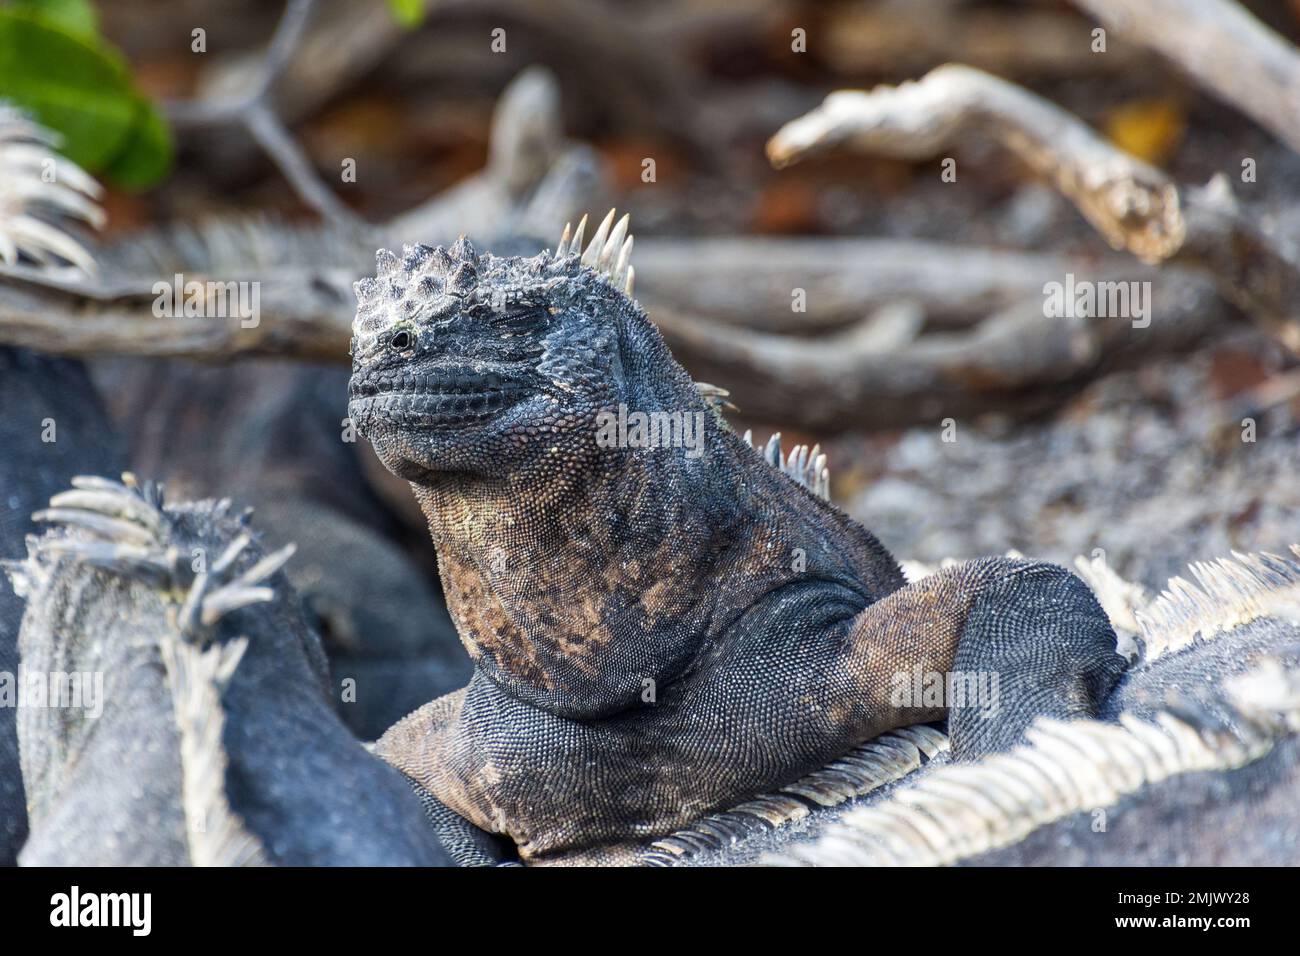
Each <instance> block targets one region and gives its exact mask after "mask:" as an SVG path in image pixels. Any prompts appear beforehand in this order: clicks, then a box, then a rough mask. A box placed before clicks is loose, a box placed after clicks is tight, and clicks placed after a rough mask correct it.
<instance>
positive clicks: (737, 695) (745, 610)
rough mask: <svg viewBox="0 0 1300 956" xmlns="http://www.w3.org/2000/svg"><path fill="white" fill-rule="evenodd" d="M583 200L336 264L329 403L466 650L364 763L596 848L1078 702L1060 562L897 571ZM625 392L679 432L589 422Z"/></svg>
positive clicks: (545, 841)
mask: <svg viewBox="0 0 1300 956" xmlns="http://www.w3.org/2000/svg"><path fill="white" fill-rule="evenodd" d="M585 222H586V220H585V219H584V220H583V222H582V223H580V224H579V226H578V229H577V231H576V233H574V234H572V235H570V230H569V228H568V227H566V229H565V232H564V235H563V237H562V238H561V240H560V244H559V246H558V247H557V249H556V250H555V251H554V252H550V251H547V252H543V253H541V254H540V255H537V256H535V257H532V258H523V257H518V256H516V257H505V258H501V257H497V256H494V255H490V254H482V255H480V254H479V253H478V252H477V251H476V250H475V249H474V248H473V246H472V245H471V243H469V242H468V241H467V240H465V239H464V238H463V237H462V239H461V240H459V241H458V242H457V243H456V244H455V245H453V246H452V247H451V248H450V249H446V248H442V247H438V248H429V247H427V246H423V245H416V246H409V247H406V248H405V249H404V251H403V255H402V256H401V257H398V256H396V255H394V254H393V253H391V252H388V251H387V250H380V252H379V253H378V254H377V276H375V277H373V278H367V279H363V280H361V281H360V282H358V283H357V284H356V287H355V290H356V293H357V299H358V309H357V315H356V320H355V323H354V327H353V332H354V335H353V341H352V354H353V374H352V379H351V383H350V387H349V395H350V403H349V414H350V416H351V417H352V419H353V421H354V422H355V423H356V425H357V427H358V429H359V430H360V431H361V433H362V434H364V435H365V436H366V437H368V438H369V439H370V441H371V442H372V444H373V445H374V447H375V450H376V452H377V453H378V455H379V457H380V459H381V460H382V461H383V462H384V464H385V465H386V466H387V467H388V468H389V469H390V470H391V471H393V473H394V474H396V475H398V476H399V477H402V478H404V479H406V480H408V481H409V482H410V484H411V487H412V489H413V490H414V492H415V495H416V497H417V499H418V500H419V501H420V504H421V507H422V509H423V511H424V513H425V516H426V518H427V520H428V524H429V529H430V532H431V535H432V538H433V542H434V545H435V548H436V550H437V553H438V561H439V568H440V574H441V577H442V581H443V588H444V591H445V593H446V596H447V601H448V606H449V608H450V610H451V612H452V617H453V620H454V621H455V623H456V625H457V628H458V631H459V633H460V637H461V640H462V642H463V643H464V644H465V646H466V649H467V650H468V651H469V653H470V656H471V657H472V658H473V659H474V661H475V672H474V676H473V677H472V679H471V680H470V682H469V685H468V686H467V687H466V688H465V689H464V690H463V691H460V692H457V693H455V694H452V695H448V696H446V697H443V698H440V699H438V700H435V701H433V702H431V703H429V704H427V705H426V706H424V707H423V708H421V709H419V710H417V711H416V712H415V713H413V714H411V715H410V716H409V717H407V718H406V719H404V720H403V721H401V722H399V723H398V724H396V725H395V726H394V727H393V728H391V729H390V730H389V731H388V732H387V733H386V734H385V735H384V737H383V738H381V740H380V741H379V744H378V746H377V752H378V753H379V754H380V755H381V756H382V757H384V759H386V760H388V761H389V762H390V763H392V764H393V765H394V766H396V767H397V768H398V769H400V770H402V771H403V772H404V773H406V774H407V775H408V776H409V777H411V778H412V779H413V780H414V781H416V782H417V783H418V784H419V785H421V786H422V787H424V788H425V789H426V790H427V791H428V792H429V794H431V795H432V797H433V798H436V800H437V801H439V802H440V803H441V804H444V805H445V806H447V807H449V808H450V809H452V810H454V811H455V812H457V813H459V814H460V815H462V816H463V817H465V818H466V819H468V820H469V821H471V822H472V823H474V824H475V825H477V826H478V827H481V828H483V829H484V830H487V831H490V832H493V833H499V834H505V835H507V836H509V837H510V839H511V840H513V841H514V843H515V844H516V845H517V846H518V849H519V853H520V855H521V857H522V858H523V859H525V860H526V861H529V862H578V861H587V862H592V861H595V862H615V861H627V860H629V859H632V858H634V857H635V855H636V852H637V850H636V848H637V847H638V845H640V844H643V843H644V842H646V841H648V840H652V839H653V838H655V837H658V836H662V835H665V834H668V833H669V832H671V831H673V830H675V829H677V828H679V827H681V826H682V825H683V824H685V823H687V822H688V821H691V820H693V819H696V818H699V817H701V816H703V815H705V814H707V813H709V812H711V811H715V810H718V809H719V808H725V807H727V806H729V805H731V804H734V803H738V802H741V801H743V800H745V799H746V798H749V797H751V796H753V795H755V794H759V793H761V792H763V791H766V790H771V789H775V788H776V787H778V786H780V785H782V784H785V783H788V782H791V781H794V780H796V779H797V778H799V777H801V776H802V775H804V774H806V773H808V772H809V771H811V770H814V769H815V768H818V767H821V766H823V765H825V764H827V763H829V762H830V761H832V760H834V759H836V758H838V757H841V756H842V755H844V754H845V753H846V752H847V751H849V750H850V749H851V748H853V747H855V746H856V745H858V744H861V743H862V742H863V741H864V740H868V739H870V738H872V737H876V736H878V735H880V734H882V733H884V732H886V731H889V730H891V729H893V728H897V727H902V726H905V725H911V724H918V723H923V722H926V721H930V720H935V719H938V718H941V717H943V716H944V715H945V714H946V715H947V716H948V720H949V728H950V733H951V738H952V745H953V750H954V752H955V753H956V754H957V755H958V756H960V757H962V758H975V757H979V756H981V755H984V754H987V753H991V752H994V751H996V750H999V749H1003V748H1006V747H1008V746H1010V745H1012V744H1014V743H1016V742H1017V741H1018V740H1019V739H1020V736H1021V734H1022V732H1023V731H1024V729H1025V728H1026V727H1027V726H1028V725H1029V723H1030V722H1031V721H1032V720H1033V719H1034V718H1036V717H1039V716H1043V715H1047V716H1054V717H1058V718H1063V719H1069V718H1078V717H1091V716H1094V715H1095V714H1096V713H1097V710H1098V707H1099V705H1100V702H1101V701H1102V700H1103V699H1104V698H1105V697H1106V696H1107V694H1108V693H1109V692H1110V690H1111V688H1112V687H1113V686H1114V684H1115V683H1116V681H1117V680H1118V679H1119V677H1120V676H1121V674H1122V672H1123V669H1124V661H1123V660H1122V659H1121V658H1120V657H1119V656H1118V655H1117V654H1116V653H1115V651H1114V647H1115V636H1114V633H1113V632H1112V630H1111V627H1110V624H1109V622H1108V620H1107V618H1106V615H1105V614H1104V613H1103V611H1102V610H1101V608H1100V606H1099V605H1098V603H1097V601H1096V599H1095V598H1094V596H1093V594H1092V593H1091V591H1089V589H1088V588H1087V587H1086V586H1085V585H1084V583H1083V582H1082V581H1081V580H1079V579H1078V578H1077V577H1075V576H1074V575H1072V574H1071V573H1069V572H1068V571H1066V570H1065V569H1063V568H1059V567H1053V566H1050V565H1045V564H1039V563H1034V562H1029V561H1023V560H1010V559H1002V558H990V559H981V560H978V561H973V562H970V563H968V564H965V565H961V566H959V567H956V568H951V569H946V570H944V571H942V572H939V573H937V574H935V575H932V576H930V577H928V578H926V579H924V580H922V581H920V582H917V583H916V584H911V585H908V584H905V582H904V579H903V575H902V573H901V571H900V569H899V565H898V563H897V562H896V561H895V560H894V558H893V557H892V556H890V554H889V553H888V551H886V550H885V548H884V547H883V546H882V545H881V544H880V542H878V541H877V540H876V539H875V537H874V536H872V535H871V533H870V532H868V531H867V530H866V529H864V528H862V527H861V526H859V525H858V524H857V523H855V522H854V521H852V520H851V519H849V518H848V517H847V516H846V515H844V514H842V513H841V512H840V511H838V510H837V509H836V508H834V507H833V506H831V505H830V504H829V503H827V502H825V501H823V500H822V499H820V498H819V497H818V496H817V495H815V494H813V493H812V492H810V491H809V490H808V489H807V488H805V487H803V486H802V485H801V484H799V483H798V482H796V481H793V480H791V478H790V477H789V476H788V475H786V474H785V473H783V472H782V471H780V470H778V469H775V468H773V467H771V466H770V465H769V464H768V463H767V462H766V461H764V460H763V458H762V456H760V454H759V453H758V452H757V451H756V450H755V449H753V448H752V447H751V446H750V445H749V443H748V442H746V441H744V440H743V439H742V438H741V437H740V436H739V435H737V434H735V433H734V432H733V431H731V429H730V428H729V427H728V426H727V425H726V423H725V422H724V421H723V419H722V418H721V416H720V414H718V413H717V412H716V410H715V408H714V407H713V402H712V401H711V399H710V397H709V396H707V395H705V394H702V393H701V391H700V389H699V388H698V387H697V385H696V383H695V382H693V381H692V380H691V379H690V377H689V376H688V375H687V374H686V372H685V371H684V370H683V369H682V368H681V366H679V365H678V364H677V363H676V362H675V361H674V360H673V358H672V356H671V354H670V353H669V351H668V349H667V347H666V346H665V344H664V342H663V339H662V338H661V336H660V335H659V333H658V331H657V330H656V328H655V327H654V325H653V324H652V323H651V322H650V321H649V319H648V318H647V316H646V315H645V313H644V312H643V311H642V310H641V309H640V308H639V306H638V305H637V304H636V302H635V301H634V300H633V299H632V297H631V289H632V281H633V270H632V266H631V265H630V261H629V258H630V252H631V248H632V239H631V237H630V236H629V235H628V232H627V217H624V218H623V219H622V220H620V221H619V222H618V223H617V224H614V214H613V212H612V211H611V213H610V215H609V216H607V217H606V218H605V220H604V221H603V222H602V223H601V225H600V226H599V227H598V228H597V230H596V232H595V235H594V236H593V237H592V239H591V241H590V243H589V244H587V245H586V246H585V247H584V243H583V238H584V232H585ZM634 414H642V415H645V416H646V418H647V419H648V420H649V421H651V422H655V423H659V424H661V425H662V424H665V423H673V422H676V423H678V426H679V427H678V430H677V432H676V433H675V434H676V435H677V437H678V439H679V440H678V441H676V442H673V441H669V442H666V443H664V442H660V441H657V440H653V439H654V434H655V433H654V432H649V433H647V430H646V429H642V430H641V431H639V432H636V433H635V434H634V433H633V432H632V431H629V432H628V433H627V434H626V435H621V434H620V435H618V436H616V437H615V439H614V440H606V439H610V438H611V435H610V433H609V428H608V426H609V425H610V423H611V422H613V421H614V420H616V419H617V420H618V421H623V420H625V419H626V420H627V421H631V420H632V419H631V416H632V415H634ZM620 416H621V417H620ZM691 428H694V431H688V429H691ZM659 437H660V438H662V437H663V434H662V432H659ZM620 438H625V439H626V440H618V439H620ZM914 669H919V670H920V671H921V672H924V673H926V674H947V673H949V672H953V671H963V672H975V673H995V674H997V675H999V678H1000V688H999V694H998V700H997V702H996V704H997V708H998V713H997V716H996V719H987V720H986V719H983V716H982V715H981V712H980V709H979V708H977V707H952V708H948V707H945V706H943V704H939V705H935V704H934V703H933V702H920V701H917V702H916V703H915V704H911V703H904V702H901V701H900V700H899V699H897V698H896V697H895V695H894V691H895V689H896V685H897V682H896V677H897V675H899V674H909V673H911V672H913V670H914ZM944 703H947V702H946V701H945V702H944ZM985 703H987V702H985Z"/></svg>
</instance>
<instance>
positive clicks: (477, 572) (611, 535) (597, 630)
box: [411, 389, 752, 717]
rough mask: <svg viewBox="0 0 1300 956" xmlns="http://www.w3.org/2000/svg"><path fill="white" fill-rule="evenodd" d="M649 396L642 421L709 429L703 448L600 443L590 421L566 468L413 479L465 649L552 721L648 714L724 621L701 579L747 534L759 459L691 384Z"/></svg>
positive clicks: (569, 449) (542, 465)
mask: <svg viewBox="0 0 1300 956" xmlns="http://www.w3.org/2000/svg"><path fill="white" fill-rule="evenodd" d="M642 397H643V398H644V403H643V404H640V406H639V407H637V406H636V405H633V406H632V408H633V411H634V412H635V411H643V412H646V413H649V412H652V411H653V412H664V413H668V414H670V415H676V416H678V418H677V419H676V420H678V421H680V420H682V419H686V420H689V421H690V422H691V425H690V427H691V428H692V429H699V430H700V434H697V435H693V436H692V441H693V443H695V448H694V449H691V448H684V447H674V446H672V445H671V444H670V445H669V446H668V447H600V446H598V444H597V436H596V433H595V428H594V427H592V426H590V425H589V426H588V428H587V429H586V434H584V435H576V434H570V435H568V436H565V438H564V441H563V443H562V445H560V446H557V454H556V456H555V457H556V463H555V465H554V467H550V468H548V467H546V465H547V458H546V456H545V455H542V456H540V457H538V458H536V459H535V465H534V466H533V467H529V468H526V469H522V470H520V471H518V472H513V471H512V472H509V473H507V474H505V475H502V476H491V477H485V476H466V475H463V474H453V473H447V474H437V473H435V474H431V475H429V476H427V477H426V478H425V479H423V480H422V481H419V482H412V483H411V486H412V489H413V490H414V492H415V495H416V498H417V500H418V501H419V502H420V506H421V508H422V509H423V511H424V514H425V517H426V519H427V520H428V523H429V530H430V533H431V536H432V538H433V541H434V543H435V546H436V548H437V551H438V557H439V567H440V572H441V576H442V581H443V587H444V590H445V592H446V594H447V599H448V605H449V608H450V610H451V613H452V616H453V618H454V619H455V621H456V623H457V629H458V631H459V632H460V634H461V635H462V640H463V641H464V642H465V644H466V649H467V650H468V651H469V653H470V654H471V656H473V657H474V658H475V659H476V660H477V661H478V662H479V664H480V665H481V666H482V667H483V668H484V670H485V671H486V672H487V674H488V675H489V676H490V677H492V678H493V679H494V680H497V681H498V682H500V683H503V684H504V685H505V686H507V687H508V688H509V689H510V690H511V692H512V693H514V694H515V695H516V696H518V697H520V698H521V699H524V700H528V701H530V702H532V703H534V704H535V705H537V706H540V707H543V708H545V709H547V710H550V711H552V712H555V713H559V714H563V715H567V716H575V717H593V716H600V715H606V714H609V713H613V712H617V711H621V710H625V709H627V708H628V707H632V706H638V705H640V704H641V703H642V702H643V701H645V700H648V699H652V698H653V696H654V692H655V689H656V688H658V687H661V686H662V685H664V684H665V683H666V682H669V681H671V680H672V679H674V678H675V677H677V676H679V675H680V674H682V673H683V672H685V671H686V670H688V669H689V667H690V665H691V663H692V662H693V661H694V660H695V659H696V657H697V656H698V654H699V653H700V652H701V651H702V650H703V645H704V642H703V640H702V639H701V635H702V634H704V633H707V632H709V631H710V630H711V629H710V628H709V627H708V624H709V622H710V621H711V619H712V617H713V615H714V613H715V604H716V602H715V600H714V597H715V595H714V593H713V592H710V591H709V590H708V589H701V588H700V587H699V582H701V581H709V580H716V579H717V578H718V575H719V568H720V567H721V566H722V565H724V564H725V563H726V561H727V560H728V552H729V551H730V550H731V549H732V548H734V547H735V544H736V542H738V541H740V540H741V538H742V537H743V536H742V535H741V534H740V533H739V532H738V526H739V524H740V523H741V522H742V515H743V514H744V513H745V507H744V502H743V498H744V495H745V493H746V489H744V488H742V487H738V486H737V485H736V483H735V482H734V481H733V480H729V479H728V477H727V476H729V475H735V474H738V473H740V472H739V469H738V468H736V467H731V465H732V464H733V462H732V459H733V458H734V457H735V456H737V455H741V454H749V455H752V452H750V450H749V449H747V448H744V447H743V445H742V444H741V443H740V442H739V440H738V439H737V438H736V437H735V436H734V435H733V434H731V433H730V432H729V431H726V430H725V428H724V426H722V425H721V423H720V422H719V421H718V420H717V418H716V416H715V415H714V414H713V413H712V412H711V411H710V410H709V409H708V407H707V406H706V405H705V404H704V402H703V401H702V400H701V399H700V398H699V396H698V395H697V394H694V393H693V389H692V392H691V393H689V394H687V393H684V390H682V389H673V390H672V391H671V392H670V393H669V394H668V395H662V396H654V397H652V396H648V395H645V396H642ZM632 401H633V402H637V399H636V398H633V400H632ZM673 406H675V407H673ZM626 407H627V403H625V412H624V414H625V416H626V414H628V413H627V411H626ZM608 411H609V414H610V416H611V418H610V419H609V420H608V421H612V422H614V423H615V425H614V429H615V431H616V430H617V425H616V423H617V420H618V418H617V416H618V414H619V412H618V410H617V408H611V409H609V410H608ZM661 420H662V419H661ZM541 438H542V439H543V440H544V439H545V436H541ZM575 445H576V446H577V448H576V449H575ZM561 448H562V452H561Z"/></svg>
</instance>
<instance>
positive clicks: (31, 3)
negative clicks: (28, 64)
mask: <svg viewBox="0 0 1300 956" xmlns="http://www.w3.org/2000/svg"><path fill="white" fill-rule="evenodd" d="M8 6H9V7H10V9H13V10H19V11H21V12H23V13H29V14H32V15H33V16H34V17H36V18H37V19H40V20H43V21H45V22H46V23H51V24H54V25H55V26H59V27H62V28H63V29H64V30H67V31H68V32H69V33H71V34H72V35H73V36H79V37H82V38H83V39H86V40H95V39H97V38H98V37H99V14H98V12H96V10H95V7H94V5H93V4H91V2H90V0H12V2H11V3H9V4H8Z"/></svg>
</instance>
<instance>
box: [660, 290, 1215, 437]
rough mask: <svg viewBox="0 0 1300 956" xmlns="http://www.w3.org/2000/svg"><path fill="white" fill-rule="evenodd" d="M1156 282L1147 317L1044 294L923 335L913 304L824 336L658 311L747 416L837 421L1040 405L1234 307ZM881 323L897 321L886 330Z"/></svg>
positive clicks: (678, 350)
mask: <svg viewBox="0 0 1300 956" xmlns="http://www.w3.org/2000/svg"><path fill="white" fill-rule="evenodd" d="M1151 292H1152V302H1151V314H1152V315H1153V316H1154V317H1155V318H1154V320H1153V321H1152V322H1151V324H1150V326H1149V327H1147V328H1135V327H1134V326H1133V322H1132V320H1131V319H1128V318H1124V317H1121V316H1105V317H1101V316H1093V317H1082V316H1081V317H1078V318H1065V317H1059V318H1058V317H1048V316H1047V315H1046V314H1045V309H1044V297H1043V296H1042V295H1041V294H1040V295H1038V296H1035V297H1033V298H1029V299H1026V300H1024V301H1022V302H1020V303H1018V304H1016V305H1013V306H1011V307H1009V308H1007V309H1005V310H1003V311H1001V312H998V313H995V314H994V315H992V316H990V317H988V318H987V319H986V320H985V321H983V322H981V323H980V324H979V325H978V326H976V327H974V328H971V329H967V330H963V331H957V332H948V333H934V334H927V335H923V336H919V337H916V338H910V337H909V336H908V332H909V331H913V330H914V329H915V326H914V325H911V326H909V325H908V322H907V317H906V314H903V315H902V316H899V315H890V314H889V313H887V312H886V313H878V314H877V315H875V316H872V317H870V318H868V319H867V320H866V321H865V322H864V323H863V324H862V325H860V326H858V327H856V328H853V329H849V330H847V331H845V332H841V333H838V334H836V335H830V336H824V337H820V338H817V339H800V338H793V337H790V336H777V335H768V334H764V333H757V332H749V331H746V332H737V330H735V329H730V328H725V327H721V326H718V325H717V324H714V323H710V322H703V321H700V320H699V319H692V318H690V317H688V316H684V315H680V314H675V313H672V312H670V311H665V310H659V311H657V312H655V313H654V318H655V321H656V322H657V323H658V325H659V327H660V329H661V330H662V331H663V333H664V337H665V338H666V339H667V340H668V343H669V344H670V345H671V346H672V349H673V354H674V355H676V356H677V357H678V358H679V359H680V360H681V361H682V363H683V364H684V365H686V367H687V368H689V369H690V370H691V371H692V372H693V373H694V374H695V375H696V376H697V377H700V378H703V379H706V380H708V381H711V382H723V383H725V384H726V387H727V388H728V389H729V390H730V392H731V397H732V400H733V401H734V402H735V404H736V405H737V406H739V408H740V412H741V414H742V416H745V417H752V418H753V419H754V420H756V421H778V422H791V423H795V424H798V425H802V426H805V427H808V428H814V429H819V430H825V431H838V430H840V429H844V428H890V427H898V426H902V425H907V424H914V423H917V422H936V421H939V420H940V419H942V418H946V417H952V418H954V419H962V418H968V417H970V416H972V415H977V414H980V413H983V412H992V411H1000V412H1009V413H1020V414H1024V413H1031V412H1035V411H1040V410H1043V409H1045V408H1048V407H1050V406H1052V405H1054V404H1057V403H1059V402H1060V401H1061V400H1062V399H1063V398H1065V397H1067V396H1068V395H1069V394H1071V392H1072V390H1073V387H1074V386H1075V385H1076V384H1077V383H1078V382H1080V381H1082V380H1084V379H1086V378H1087V377H1089V376H1092V375H1095V374H1096V373H1098V372H1099V371H1101V370H1104V369H1108V368H1115V367H1119V366H1123V365H1126V364H1132V363H1134V362H1137V361H1140V360H1147V359H1149V358H1150V357H1151V356H1152V355H1153V354H1156V353H1157V352H1168V351H1175V350H1179V349H1184V348H1187V347H1190V346H1191V345H1193V344H1195V343H1196V342H1197V341H1198V340H1199V339H1200V338H1202V337H1203V336H1204V335H1205V334H1206V333H1207V332H1208V331H1209V330H1211V329H1213V328H1214V327H1215V326H1217V325H1219V324H1221V323H1223V322H1226V321H1228V319H1229V314H1228V310H1227V309H1226V307H1225V305H1224V303H1223V301H1222V300H1221V299H1220V298H1219V297H1218V296H1217V295H1216V294H1215V292H1214V288H1213V286H1212V285H1211V284H1210V283H1209V282H1208V281H1207V280H1206V279H1205V278H1204V277H1202V276H1199V275H1197V274H1195V273H1190V272H1187V271H1185V270H1169V271H1168V272H1167V273H1165V274H1162V275H1161V276H1160V278H1159V280H1158V281H1153V283H1152V286H1151ZM900 308H901V306H900ZM882 324H886V325H888V326H892V328H890V329H889V330H888V331H887V332H884V333H883V334H882V330H881V328H880V326H881V325H882Z"/></svg>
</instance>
